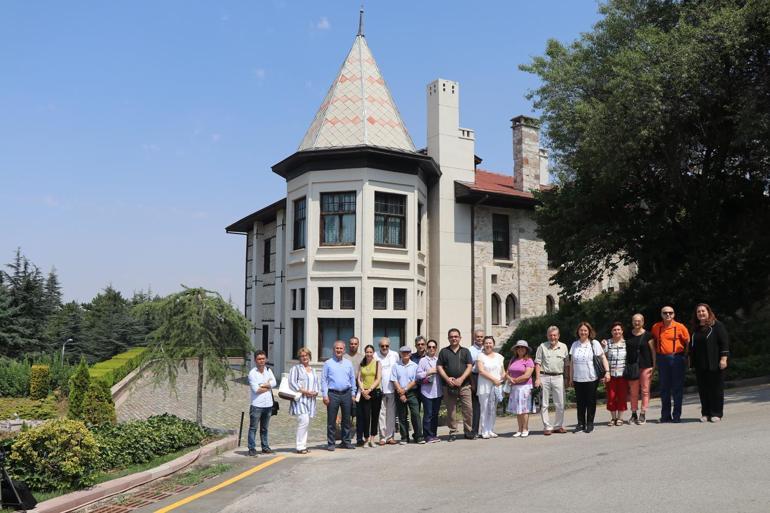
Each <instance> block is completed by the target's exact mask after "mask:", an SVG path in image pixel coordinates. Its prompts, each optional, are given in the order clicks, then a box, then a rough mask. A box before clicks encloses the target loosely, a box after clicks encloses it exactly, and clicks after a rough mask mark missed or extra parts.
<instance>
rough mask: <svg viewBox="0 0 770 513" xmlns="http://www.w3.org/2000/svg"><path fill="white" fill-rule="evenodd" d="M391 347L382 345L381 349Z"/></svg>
mask: <svg viewBox="0 0 770 513" xmlns="http://www.w3.org/2000/svg"><path fill="white" fill-rule="evenodd" d="M389 347H390V346H380V349H387V348H389Z"/></svg>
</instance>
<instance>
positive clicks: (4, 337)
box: [0, 276, 25, 357]
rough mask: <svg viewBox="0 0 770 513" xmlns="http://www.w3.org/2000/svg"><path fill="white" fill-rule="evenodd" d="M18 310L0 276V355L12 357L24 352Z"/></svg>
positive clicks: (23, 340)
mask: <svg viewBox="0 0 770 513" xmlns="http://www.w3.org/2000/svg"><path fill="white" fill-rule="evenodd" d="M19 310H20V308H19V307H18V306H14V305H13V300H12V298H11V294H10V291H9V290H8V287H6V286H5V284H3V282H2V276H0V355H3V356H10V357H14V356H17V355H19V354H20V353H21V352H22V351H23V350H24V344H25V339H24V337H23V334H21V333H19V323H18V317H19Z"/></svg>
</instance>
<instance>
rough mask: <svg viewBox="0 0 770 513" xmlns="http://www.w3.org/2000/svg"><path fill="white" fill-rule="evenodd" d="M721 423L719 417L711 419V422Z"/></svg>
mask: <svg viewBox="0 0 770 513" xmlns="http://www.w3.org/2000/svg"><path fill="white" fill-rule="evenodd" d="M721 421H722V418H721V417H711V422H721Z"/></svg>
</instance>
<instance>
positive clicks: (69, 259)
mask: <svg viewBox="0 0 770 513" xmlns="http://www.w3.org/2000/svg"><path fill="white" fill-rule="evenodd" d="M360 5H361V2H360V0H359V1H349V0H334V1H332V0H325V1H322V0H303V1H293V0H252V1H245V0H243V1H217V2H204V1H191V0H164V1H162V2H157V1H150V0H146V1H145V0H135V1H132V2H96V1H90V2H85V1H78V0H72V1H68V2H58V1H47V2H44V1H41V2H29V1H26V0H5V1H3V2H2V3H0V263H3V264H4V263H7V262H10V261H11V260H12V258H13V255H14V252H15V251H16V248H18V247H20V248H21V250H22V252H23V253H24V254H25V255H26V256H27V257H28V258H29V259H30V260H31V261H32V262H34V263H35V264H37V265H38V266H39V267H40V268H41V270H42V271H43V272H45V273H47V272H48V271H49V270H50V269H51V268H52V267H55V268H56V270H57V273H58V275H59V278H60V281H61V284H62V287H63V293H64V299H65V300H66V301H71V300H75V301H80V302H87V301H89V300H90V299H91V298H92V297H93V296H94V295H96V294H97V293H99V292H100V291H101V290H102V289H103V288H105V287H106V286H108V285H111V286H113V287H115V288H116V289H118V290H120V291H121V292H122V293H123V294H124V295H127V296H129V297H130V296H131V295H132V294H133V292H134V291H139V290H145V291H146V290H148V289H151V290H152V291H153V292H154V293H158V294H161V295H165V294H168V293H171V292H175V291H177V290H179V289H180V288H181V286H182V285H186V286H202V287H205V288H208V289H210V290H215V291H218V292H219V293H220V294H222V296H223V297H224V298H225V299H232V301H233V303H234V304H235V305H237V306H238V307H242V305H243V279H244V251H245V237H244V236H242V235H231V234H226V233H225V226H227V225H229V224H231V223H232V222H234V221H236V220H238V219H240V218H242V217H244V216H246V215H248V214H250V213H251V212H254V211H256V210H258V209H260V208H262V207H263V206H265V205H267V204H269V203H272V202H273V201H275V200H278V199H280V198H281V197H283V196H284V195H285V182H284V181H283V180H282V179H281V178H280V177H278V176H277V175H275V174H274V173H272V171H271V170H270V167H271V166H272V165H273V164H275V163H277V162H279V161H281V160H283V159H284V158H286V157H288V156H289V155H291V154H292V153H293V152H294V151H296V149H297V146H298V145H299V143H300V141H301V139H302V137H303V135H304V133H305V131H306V130H307V128H308V126H309V125H310V122H311V121H312V119H313V117H314V115H315V112H316V110H317V109H318V107H319V105H320V103H321V101H322V100H323V97H324V95H325V93H326V91H327V90H328V88H329V86H330V85H331V83H332V80H333V79H334V78H335V76H336V74H337V71H338V70H339V67H340V65H341V64H342V61H343V59H344V58H345V56H346V55H347V53H348V51H349V49H350V46H351V45H352V43H353V40H354V37H355V35H356V32H357V30H358V11H359V8H360ZM365 10H366V15H365V16H366V17H365V27H364V28H365V35H366V39H367V42H368V44H369V47H370V48H371V50H372V52H373V54H374V58H375V59H376V61H377V63H378V65H379V67H380V70H381V72H382V74H383V76H384V78H385V80H386V82H387V84H388V86H389V88H390V90H391V93H392V95H393V98H394V100H395V102H396V105H397V106H398V109H399V111H400V113H401V116H402V118H403V120H404V123H405V124H406V126H407V129H408V130H409V132H410V134H411V136H412V139H413V140H414V143H415V145H416V146H417V147H418V148H421V147H424V146H425V130H426V119H425V115H426V102H425V86H426V85H427V84H428V83H429V82H431V81H433V80H434V79H436V78H439V77H440V78H445V79H450V80H456V81H458V82H460V86H461V89H460V90H461V97H460V123H461V126H463V127H466V128H471V129H474V130H475V132H476V153H477V155H479V156H480V157H482V158H483V159H484V162H483V164H482V165H481V167H483V168H485V169H490V170H494V171H497V172H502V173H511V172H512V168H513V158H512V151H513V150H512V144H511V129H510V118H512V117H514V116H516V115H519V114H527V115H535V116H536V115H537V112H535V111H534V110H533V108H532V105H531V102H530V101H528V100H527V99H526V94H527V92H528V91H530V90H532V89H533V88H535V87H537V85H538V79H537V77H534V76H532V75H529V74H527V73H524V72H522V71H520V70H519V69H518V66H519V65H520V64H523V63H527V62H529V61H530V60H531V59H532V57H534V56H537V55H542V54H543V52H544V50H545V45H546V41H547V40H548V39H551V38H553V39H557V40H559V41H562V42H565V43H568V42H570V41H572V40H574V39H575V38H577V37H579V35H580V33H582V32H588V31H590V30H591V27H592V26H593V24H594V23H595V22H596V21H597V20H598V19H599V14H598V12H597V10H598V4H597V2H596V1H595V0H562V1H548V0H541V1H538V2H531V1H527V2H523V1H518V0H517V1H499V2H498V1H487V2H460V1H457V2H446V1H441V2H438V1H432V0H431V1H427V0H420V1H415V0H412V1H409V2H407V1H402V0H387V1H385V0H380V1H368V2H365Z"/></svg>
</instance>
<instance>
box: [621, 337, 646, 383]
mask: <svg viewBox="0 0 770 513" xmlns="http://www.w3.org/2000/svg"><path fill="white" fill-rule="evenodd" d="M645 333H646V332H645ZM644 338H645V337H644V333H642V334H641V335H639V344H638V345H637V346H636V361H635V362H634V363H628V355H629V353H626V367H625V368H624V369H623V377H624V378H625V379H628V380H631V381H635V380H637V379H639V357H640V355H641V354H640V353H641V352H642V344H643V343H644V342H645V340H644ZM626 350H628V342H626Z"/></svg>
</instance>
